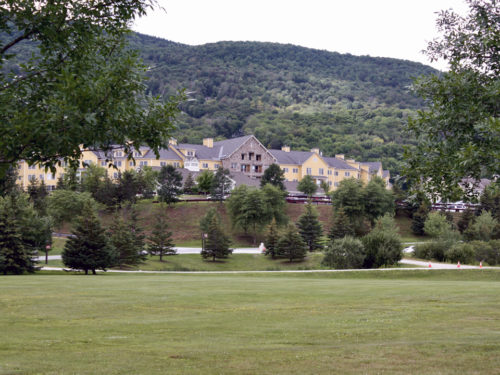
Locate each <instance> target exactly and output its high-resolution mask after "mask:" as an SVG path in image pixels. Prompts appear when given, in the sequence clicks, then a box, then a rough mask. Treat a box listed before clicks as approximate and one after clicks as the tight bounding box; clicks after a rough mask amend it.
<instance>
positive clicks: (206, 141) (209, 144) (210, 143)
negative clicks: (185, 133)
mask: <svg viewBox="0 0 500 375" xmlns="http://www.w3.org/2000/svg"><path fill="white" fill-rule="evenodd" d="M203 146H205V147H208V148H213V147H214V139H213V138H203Z"/></svg>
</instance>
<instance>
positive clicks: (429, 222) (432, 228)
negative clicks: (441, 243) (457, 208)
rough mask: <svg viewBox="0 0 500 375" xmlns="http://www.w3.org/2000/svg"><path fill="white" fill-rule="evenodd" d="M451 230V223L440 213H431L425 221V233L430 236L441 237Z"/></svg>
mask: <svg viewBox="0 0 500 375" xmlns="http://www.w3.org/2000/svg"><path fill="white" fill-rule="evenodd" d="M450 229H451V226H450V223H449V222H448V220H446V217H445V216H444V215H442V214H441V213H440V212H431V213H430V214H429V215H428V216H427V219H426V220H425V224H424V232H425V234H427V235H428V236H431V237H439V236H441V235H442V234H444V233H445V232H446V231H448V230H450Z"/></svg>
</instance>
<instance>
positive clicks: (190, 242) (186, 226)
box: [102, 201, 423, 247]
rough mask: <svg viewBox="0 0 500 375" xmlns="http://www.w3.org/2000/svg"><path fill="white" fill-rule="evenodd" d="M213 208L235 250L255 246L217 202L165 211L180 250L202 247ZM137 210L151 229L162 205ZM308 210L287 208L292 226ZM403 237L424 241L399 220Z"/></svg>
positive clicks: (322, 213)
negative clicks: (203, 225) (204, 220)
mask: <svg viewBox="0 0 500 375" xmlns="http://www.w3.org/2000/svg"><path fill="white" fill-rule="evenodd" d="M210 207H215V208H216V209H217V210H218V212H219V214H220V215H221V217H222V222H223V224H224V228H225V230H226V231H227V232H228V233H229V234H230V235H231V237H232V239H233V244H232V246H233V247H246V246H252V245H253V239H252V237H251V236H250V235H245V234H244V233H242V232H241V231H239V230H233V229H232V228H231V222H230V220H229V217H228V215H227V213H226V209H225V206H224V205H220V204H219V203H213V202H182V203H177V204H175V205H174V206H172V207H170V208H165V207H164V208H163V211H164V212H165V214H166V215H167V217H168V218H169V226H170V230H171V231H172V232H173V239H174V243H175V244H176V246H188V247H201V240H200V230H199V220H200V218H201V217H202V216H204V215H205V213H206V212H207V211H208V209H209V208H210ZM315 207H316V209H317V210H318V214H319V219H320V221H321V222H322V223H323V229H324V231H325V234H326V233H328V230H329V228H330V218H331V210H332V207H331V206H322V205H318V206H315ZM137 208H138V210H139V212H140V216H141V218H142V225H143V227H144V228H146V231H149V230H148V229H147V228H150V227H151V226H152V224H153V220H154V218H153V215H154V212H155V211H156V210H158V209H161V208H160V205H159V204H153V203H151V202H150V201H142V202H139V203H138V204H137ZM304 209H305V205H302V204H287V215H288V217H289V219H290V221H292V222H296V221H297V219H298V217H299V216H300V215H301V214H302V212H303V211H304ZM111 218H112V215H110V214H103V215H102V219H103V223H104V224H105V225H109V224H110V220H111ZM397 220H398V226H399V227H400V234H401V236H402V238H403V240H405V241H421V240H422V239H423V238H422V237H416V236H414V235H413V234H412V233H411V229H410V224H411V220H410V219H408V218H405V217H401V218H398V219H397ZM263 240H264V236H263V231H261V232H260V233H259V235H258V236H257V244H258V243H260V242H261V241H263Z"/></svg>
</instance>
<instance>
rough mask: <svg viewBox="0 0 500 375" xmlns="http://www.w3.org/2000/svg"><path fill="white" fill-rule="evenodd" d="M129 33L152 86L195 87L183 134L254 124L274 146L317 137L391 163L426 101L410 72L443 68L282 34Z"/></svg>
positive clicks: (334, 149)
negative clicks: (275, 37)
mask: <svg viewBox="0 0 500 375" xmlns="http://www.w3.org/2000/svg"><path fill="white" fill-rule="evenodd" d="M131 41H132V46H133V47H134V48H137V49H138V50H139V51H140V52H141V55H142V57H143V59H144V61H145V63H146V64H147V65H148V66H150V67H151V69H150V71H149V72H148V75H149V76H150V80H149V86H150V89H151V92H152V93H153V94H163V95H170V94H174V93H175V92H176V91H177V90H179V89H182V88H185V89H186V92H188V93H189V99H188V101H186V102H185V103H183V104H182V111H183V113H182V115H181V116H180V117H179V119H178V131H177V132H176V134H175V136H176V137H177V139H178V140H179V141H181V142H190V143H199V142H201V141H202V138H204V137H215V138H231V137H236V136H240V135H244V134H255V135H256V136H257V138H258V139H259V140H260V141H261V142H263V144H264V145H265V146H267V147H270V148H280V147H281V146H282V145H283V144H286V145H290V146H291V147H292V149H299V150H308V149H310V148H312V147H318V146H319V148H320V149H321V150H322V151H323V153H324V154H325V155H333V154H335V153H344V154H346V155H348V156H351V157H354V158H357V159H361V160H382V161H383V162H384V167H387V168H389V169H391V172H393V173H394V172H397V171H398V170H399V166H400V162H399V160H400V158H401V153H402V146H403V145H404V144H408V143H410V142H411V141H410V140H408V138H407V137H405V136H404V135H403V134H402V124H403V121H405V119H406V118H407V116H408V114H410V113H412V112H414V111H415V110H416V109H418V108H421V107H422V105H423V103H422V102H421V101H420V100H419V99H418V98H416V97H415V96H413V95H412V94H411V93H410V91H409V85H410V84H411V82H412V78H413V77H417V76H420V75H426V74H430V73H436V71H435V70H434V69H432V68H430V67H428V66H425V65H422V64H419V63H414V62H410V61H404V60H397V59H390V58H373V57H368V56H353V55H349V54H339V53H334V52H327V51H320V50H314V49H309V48H304V47H298V46H293V45H283V44H275V43H259V42H219V43H213V44H206V45H201V46H187V45H182V44H178V43H173V42H170V41H167V40H163V39H158V38H154V37H150V36H146V35H141V34H134V35H132V36H131Z"/></svg>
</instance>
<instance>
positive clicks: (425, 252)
mask: <svg viewBox="0 0 500 375" xmlns="http://www.w3.org/2000/svg"><path fill="white" fill-rule="evenodd" d="M449 247H450V243H449V242H446V241H433V242H426V243H422V244H419V245H417V246H415V256H416V257H417V258H420V259H428V260H430V259H435V260H437V261H438V262H442V261H444V260H445V255H444V254H445V253H446V250H447V249H448V248H449Z"/></svg>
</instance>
